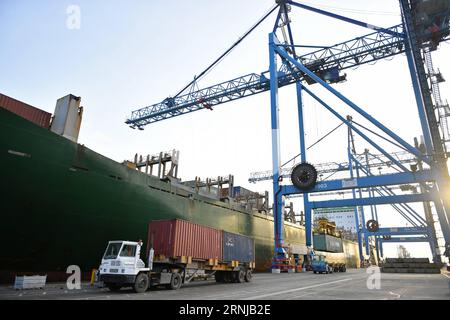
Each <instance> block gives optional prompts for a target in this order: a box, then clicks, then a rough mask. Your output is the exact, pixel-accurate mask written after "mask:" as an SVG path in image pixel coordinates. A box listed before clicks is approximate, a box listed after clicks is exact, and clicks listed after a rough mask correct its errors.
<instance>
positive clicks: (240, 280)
mask: <svg viewBox="0 0 450 320" xmlns="http://www.w3.org/2000/svg"><path fill="white" fill-rule="evenodd" d="M244 281H245V271H244V270H239V271H237V272H236V282H237V283H243V282H244Z"/></svg>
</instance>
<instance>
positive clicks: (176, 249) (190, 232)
mask: <svg viewBox="0 0 450 320" xmlns="http://www.w3.org/2000/svg"><path fill="white" fill-rule="evenodd" d="M151 246H152V247H153V249H154V250H155V254H156V255H164V256H166V257H182V256H185V257H192V258H193V259H201V260H208V259H218V260H219V261H221V260H222V251H223V250H222V246H223V241H222V231H220V230H217V229H214V228H210V227H206V226H202V225H199V224H196V223H192V222H188V221H185V220H179V219H173V220H160V221H152V222H150V223H149V226H148V239H147V248H150V247H151Z"/></svg>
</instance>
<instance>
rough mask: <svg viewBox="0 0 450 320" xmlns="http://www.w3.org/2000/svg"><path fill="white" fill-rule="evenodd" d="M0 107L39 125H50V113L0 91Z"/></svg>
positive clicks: (44, 126)
mask: <svg viewBox="0 0 450 320" xmlns="http://www.w3.org/2000/svg"><path fill="white" fill-rule="evenodd" d="M0 108H4V109H6V110H8V111H11V112H13V113H15V114H17V115H18V116H21V117H22V118H24V119H27V120H29V121H31V122H33V123H35V124H37V125H38V126H40V127H43V128H46V129H48V128H49V127H50V119H51V117H52V114H51V113H48V112H45V111H43V110H41V109H38V108H35V107H32V106H30V105H29V104H26V103H23V102H22V101H19V100H16V99H13V98H10V97H8V96H5V95H3V94H1V93H0Z"/></svg>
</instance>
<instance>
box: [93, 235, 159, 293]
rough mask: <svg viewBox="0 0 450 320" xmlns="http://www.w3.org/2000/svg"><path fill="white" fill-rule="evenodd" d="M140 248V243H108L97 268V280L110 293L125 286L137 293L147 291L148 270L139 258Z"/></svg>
mask: <svg viewBox="0 0 450 320" xmlns="http://www.w3.org/2000/svg"><path fill="white" fill-rule="evenodd" d="M141 247H142V242H132V241H110V242H109V243H108V247H107V248H106V251H105V253H104V255H103V258H102V263H101V265H100V267H99V280H100V281H102V282H103V283H104V284H105V286H107V287H108V288H109V289H110V290H111V291H118V290H120V289H121V288H122V287H127V286H131V287H134V289H135V290H136V291H138V292H139V291H142V289H144V288H145V290H147V288H148V286H149V278H148V275H147V274H148V273H149V272H150V268H147V267H146V266H145V263H144V261H142V260H141V258H140V255H141ZM136 286H137V287H136ZM145 290H144V291H145Z"/></svg>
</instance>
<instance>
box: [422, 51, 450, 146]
mask: <svg viewBox="0 0 450 320" xmlns="http://www.w3.org/2000/svg"><path fill="white" fill-rule="evenodd" d="M423 54H424V61H425V65H426V67H427V71H428V78H429V79H430V84H431V93H432V95H433V100H434V104H435V108H436V111H437V113H438V122H439V126H440V128H441V130H442V142H443V144H444V146H445V149H446V150H445V151H446V152H448V147H449V146H448V143H449V142H450V129H449V117H450V107H449V104H448V101H445V103H444V102H443V100H442V97H441V90H440V85H439V84H440V83H442V82H445V79H444V77H443V76H442V74H441V72H440V71H439V70H437V71H436V70H435V69H434V66H433V59H432V57H431V48H430V47H426V48H424V50H423Z"/></svg>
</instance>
